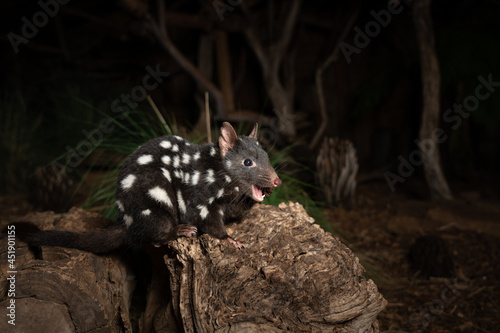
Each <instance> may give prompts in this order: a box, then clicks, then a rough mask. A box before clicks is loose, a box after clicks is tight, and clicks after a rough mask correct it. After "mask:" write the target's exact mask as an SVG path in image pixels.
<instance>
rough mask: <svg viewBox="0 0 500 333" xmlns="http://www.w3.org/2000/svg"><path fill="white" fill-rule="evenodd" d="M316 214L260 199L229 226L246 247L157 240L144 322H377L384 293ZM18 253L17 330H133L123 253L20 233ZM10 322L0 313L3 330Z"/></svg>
mask: <svg viewBox="0 0 500 333" xmlns="http://www.w3.org/2000/svg"><path fill="white" fill-rule="evenodd" d="M24 220H25V221H27V222H31V223H34V224H36V225H38V227H40V228H41V229H43V230H46V229H54V228H55V229H63V230H75V231H89V230H95V229H97V228H99V227H104V226H105V225H106V222H107V221H106V220H105V219H103V218H102V217H100V216H99V215H97V214H94V213H90V212H86V211H84V210H81V209H76V208H74V209H72V210H71V211H70V212H69V213H67V214H64V215H56V214H54V213H51V212H46V213H37V214H32V215H30V216H27V217H26V218H25V219H24ZM312 222H313V219H312V218H311V217H309V216H308V215H307V213H306V212H305V210H304V209H303V207H302V206H301V205H300V204H294V203H288V204H281V205H280V206H279V207H272V206H265V205H256V206H255V207H254V208H252V209H251V210H250V211H249V212H248V214H247V216H246V217H245V218H244V220H243V221H242V222H241V223H240V224H237V225H233V226H230V227H229V228H228V232H229V234H231V235H232V236H234V237H236V238H237V239H241V240H242V241H244V242H245V243H246V247H245V248H244V249H242V250H237V249H235V248H234V246H232V245H231V244H229V243H228V242H226V241H220V240H218V239H214V238H212V237H210V236H208V235H202V236H200V237H193V238H181V239H178V240H175V241H173V242H172V243H171V244H169V245H168V246H166V247H162V248H154V247H151V249H150V251H149V252H148V253H149V255H150V259H151V261H152V263H153V265H152V266H153V279H152V283H151V285H150V288H149V292H148V300H147V306H146V310H145V312H144V313H143V315H142V317H141V319H140V322H139V330H140V332H152V331H154V332H280V331H292V332H297V331H304V332H378V323H377V320H376V316H377V314H378V313H379V312H380V311H381V310H382V309H383V308H384V307H385V304H386V301H385V300H384V298H383V297H382V295H381V294H380V293H379V292H378V291H377V287H376V286H375V284H374V283H373V281H371V280H366V279H365V278H364V277H363V272H364V269H363V267H362V266H361V265H360V264H359V261H358V259H357V258H356V257H355V256H354V255H353V253H352V252H351V251H350V250H349V249H348V248H347V247H346V246H345V245H343V244H342V243H340V241H339V240H338V239H336V238H334V237H332V236H331V235H330V234H329V233H326V232H325V231H323V230H322V229H320V228H319V226H318V225H316V224H313V223H312ZM5 241H6V239H3V240H2V241H1V243H0V246H1V249H2V251H5V249H6V248H7V247H6V246H5ZM16 253H17V261H16V270H17V273H16V295H15V299H16V304H17V305H18V306H17V316H18V317H17V318H18V320H17V321H16V330H18V329H19V331H26V332H34V331H40V330H41V331H51V329H50V328H52V331H54V329H55V330H56V331H57V332H130V331H132V328H131V327H132V326H131V324H130V320H129V314H128V309H129V308H130V295H131V293H132V290H133V284H132V279H129V278H128V271H127V266H126V265H125V264H124V263H123V261H122V260H121V259H119V258H116V257H114V256H97V255H94V254H91V253H87V252H83V251H78V250H73V249H65V248H60V247H41V249H40V252H39V253H32V252H31V250H29V249H28V248H27V247H26V246H25V245H24V244H23V243H22V242H19V243H18V244H17V245H16ZM165 253H166V255H165ZM0 255H1V260H0V266H1V268H2V274H4V275H3V276H2V280H1V283H0V291H1V292H2V296H3V298H2V299H3V302H2V303H0V306H5V307H6V305H7V303H6V302H8V301H9V298H7V296H6V291H7V289H8V287H7V285H6V276H5V274H6V272H7V271H8V270H9V269H8V268H7V267H8V266H7V264H8V263H7V261H6V258H7V257H6V253H5V252H3V253H0ZM11 328H12V327H11V326H8V324H7V322H6V321H0V331H2V332H3V331H5V332H9V331H11ZM44 328H46V329H44Z"/></svg>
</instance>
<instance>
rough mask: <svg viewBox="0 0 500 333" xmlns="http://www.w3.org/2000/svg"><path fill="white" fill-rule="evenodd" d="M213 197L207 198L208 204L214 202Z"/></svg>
mask: <svg viewBox="0 0 500 333" xmlns="http://www.w3.org/2000/svg"><path fill="white" fill-rule="evenodd" d="M214 200H215V198H214V197H210V198H208V204H209V205H211V204H212V202H214Z"/></svg>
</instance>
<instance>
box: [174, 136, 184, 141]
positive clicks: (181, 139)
mask: <svg viewBox="0 0 500 333" xmlns="http://www.w3.org/2000/svg"><path fill="white" fill-rule="evenodd" d="M174 138H176V139H177V140H179V141H184V139H183V138H181V137H180V136H178V135H174Z"/></svg>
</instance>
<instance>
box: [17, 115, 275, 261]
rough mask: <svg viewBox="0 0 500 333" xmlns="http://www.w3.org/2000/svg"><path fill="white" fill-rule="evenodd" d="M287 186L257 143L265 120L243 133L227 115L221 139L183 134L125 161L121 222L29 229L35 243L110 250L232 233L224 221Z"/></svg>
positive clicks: (147, 147)
mask: <svg viewBox="0 0 500 333" xmlns="http://www.w3.org/2000/svg"><path fill="white" fill-rule="evenodd" d="M279 185H281V180H280V179H279V178H278V175H277V174H276V172H275V170H274V169H273V167H272V166H271V164H270V163H269V158H268V156H267V153H266V152H265V151H264V150H263V149H262V148H261V146H260V145H259V143H258V142H257V124H255V126H254V128H253V130H252V132H251V133H250V135H249V136H238V135H237V134H236V132H235V130H234V129H233V127H232V126H231V125H230V124H229V123H227V122H224V123H223V125H222V128H221V133H220V137H219V142H218V144H217V143H211V144H204V145H197V144H193V143H190V142H188V141H186V140H184V139H183V138H181V137H179V136H162V137H159V138H156V139H153V140H150V141H148V142H146V143H145V144H144V145H142V146H140V147H139V148H138V149H137V150H136V151H134V152H133V153H132V154H131V155H130V156H129V157H128V158H127V159H126V160H125V162H124V163H123V165H122V166H121V168H120V171H119V173H118V179H117V183H116V205H117V207H118V213H119V216H118V222H119V225H117V226H115V227H112V228H110V229H106V230H102V231H95V232H90V233H85V234H82V233H73V232H67V231H46V232H40V233H34V234H29V235H28V236H27V237H25V240H26V241H27V242H28V243H29V244H30V245H54V246H64V247H71V248H77V249H81V250H85V251H90V252H94V253H105V252H109V251H112V250H114V249H117V248H119V247H121V246H124V245H125V246H137V245H143V244H153V245H155V246H160V245H163V244H166V243H167V242H168V241H171V240H173V239H175V238H177V237H180V236H186V237H191V236H192V235H195V234H196V233H197V232H198V231H199V232H201V233H207V234H209V235H211V236H213V237H215V238H219V239H226V240H228V241H229V242H231V243H232V244H234V246H235V247H236V248H241V247H243V246H244V245H243V244H242V243H240V242H239V241H237V240H235V239H233V238H231V237H230V236H229V235H228V234H227V232H226V229H225V227H224V223H225V222H227V221H229V220H232V219H235V218H239V217H241V215H242V214H243V212H245V211H246V210H248V209H249V208H250V207H251V206H252V205H253V204H254V203H255V202H256V201H259V202H260V201H262V200H263V199H264V198H265V197H267V196H269V195H270V194H271V192H272V191H273V188H275V187H277V186H279Z"/></svg>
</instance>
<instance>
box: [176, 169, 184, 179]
mask: <svg viewBox="0 0 500 333" xmlns="http://www.w3.org/2000/svg"><path fill="white" fill-rule="evenodd" d="M174 176H175V177H177V178H179V179H182V178H184V172H183V171H182V170H174Z"/></svg>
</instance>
